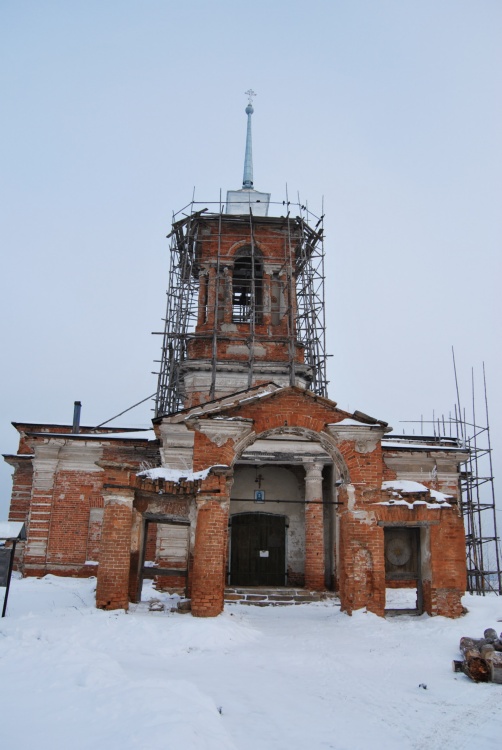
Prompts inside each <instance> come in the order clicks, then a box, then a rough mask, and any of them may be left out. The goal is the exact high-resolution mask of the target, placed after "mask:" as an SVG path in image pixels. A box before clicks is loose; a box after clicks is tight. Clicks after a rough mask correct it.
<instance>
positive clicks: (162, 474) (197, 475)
mask: <svg viewBox="0 0 502 750" xmlns="http://www.w3.org/2000/svg"><path fill="white" fill-rule="evenodd" d="M217 466H221V464H213V466H208V467H207V469H203V470H202V471H189V470H188V469H169V468H168V467H167V466H159V467H158V468H157V469H146V470H145V471H140V472H139V474H137V475H136V476H138V477H142V478H143V479H164V480H165V481H166V482H174V484H178V483H179V482H181V481H185V482H198V481H199V480H201V479H206V477H207V476H208V475H209V472H210V471H211V469H214V468H216V467H217ZM225 468H227V467H225Z"/></svg>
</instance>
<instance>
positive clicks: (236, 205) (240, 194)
mask: <svg viewBox="0 0 502 750" xmlns="http://www.w3.org/2000/svg"><path fill="white" fill-rule="evenodd" d="M246 96H247V97H248V105H247V107H246V115H247V118H248V127H247V134H246V151H245V154H244V176H243V178H242V189H241V190H228V191H227V211H226V212H227V214H233V215H236V216H238V215H243V214H249V213H250V212H251V213H252V214H253V215H254V216H267V215H268V206H269V203H270V193H260V192H258V190H254V188H253V139H252V133H251V115H252V114H253V112H254V109H253V96H256V94H255V92H254V91H253V89H249V91H246Z"/></svg>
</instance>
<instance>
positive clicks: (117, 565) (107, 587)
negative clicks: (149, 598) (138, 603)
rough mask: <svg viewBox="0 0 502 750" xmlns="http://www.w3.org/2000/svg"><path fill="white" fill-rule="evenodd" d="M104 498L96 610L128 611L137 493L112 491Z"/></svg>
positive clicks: (132, 491)
mask: <svg viewBox="0 0 502 750" xmlns="http://www.w3.org/2000/svg"><path fill="white" fill-rule="evenodd" d="M103 497H104V503H105V510H104V514H103V531H102V535H101V547H100V550H99V567H98V583H97V587H96V607H98V608H99V609H127V608H128V606H129V595H128V588H129V569H130V566H131V527H132V505H133V500H134V490H129V489H127V488H123V489H122V488H121V489H116V490H110V491H108V492H107V493H106V494H104V496H103Z"/></svg>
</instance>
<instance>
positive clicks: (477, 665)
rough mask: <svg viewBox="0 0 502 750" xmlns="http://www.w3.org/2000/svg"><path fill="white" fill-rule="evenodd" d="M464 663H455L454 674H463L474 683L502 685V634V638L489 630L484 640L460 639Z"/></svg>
mask: <svg viewBox="0 0 502 750" xmlns="http://www.w3.org/2000/svg"><path fill="white" fill-rule="evenodd" d="M460 650H461V652H462V654H463V656H464V659H463V661H454V662H453V671H454V672H463V673H464V674H466V675H467V676H468V677H470V678H471V680H474V682H498V683H499V684H502V633H501V634H500V637H499V636H497V633H496V632H495V630H494V629H493V628H487V629H486V630H485V632H484V633H483V638H478V639H476V638H467V637H465V636H464V637H463V638H461V639H460Z"/></svg>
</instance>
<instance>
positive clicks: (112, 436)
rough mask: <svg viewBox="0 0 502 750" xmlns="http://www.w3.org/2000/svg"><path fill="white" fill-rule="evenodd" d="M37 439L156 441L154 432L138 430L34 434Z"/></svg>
mask: <svg viewBox="0 0 502 750" xmlns="http://www.w3.org/2000/svg"><path fill="white" fill-rule="evenodd" d="M33 435H35V436H36V437H46V438H77V439H80V440H156V439H157V437H156V435H155V432H154V431H153V430H137V431H134V432H94V433H89V432H34V433H33Z"/></svg>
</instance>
